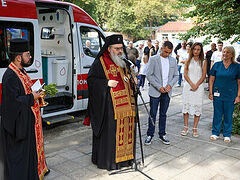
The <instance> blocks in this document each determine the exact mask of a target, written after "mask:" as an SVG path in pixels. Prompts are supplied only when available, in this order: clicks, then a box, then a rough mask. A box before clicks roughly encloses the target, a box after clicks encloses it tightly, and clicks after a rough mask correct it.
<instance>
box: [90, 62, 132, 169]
mask: <svg viewBox="0 0 240 180" xmlns="http://www.w3.org/2000/svg"><path fill="white" fill-rule="evenodd" d="M87 83H88V90H89V104H88V113H89V116H90V120H91V126H92V129H93V142H92V162H93V163H94V164H96V165H97V167H98V168H101V169H107V170H114V169H119V168H120V167H123V166H129V165H131V164H132V160H129V161H125V162H120V163H117V164H116V163H115V154H116V152H115V151H116V125H117V121H116V120H115V119H114V110H113V104H112V99H111V94H110V87H108V80H107V79H106V76H105V73H104V70H103V67H102V65H101V62H100V60H99V59H95V61H94V62H93V64H92V67H91V69H90V70H89V73H88V78H87Z"/></svg>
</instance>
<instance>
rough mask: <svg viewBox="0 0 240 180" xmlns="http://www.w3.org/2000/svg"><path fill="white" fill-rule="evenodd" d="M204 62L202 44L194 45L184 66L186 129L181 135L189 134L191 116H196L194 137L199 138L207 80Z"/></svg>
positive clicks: (183, 97) (183, 96)
mask: <svg viewBox="0 0 240 180" xmlns="http://www.w3.org/2000/svg"><path fill="white" fill-rule="evenodd" d="M203 60H204V54H203V47H202V44H201V43H198V42H196V43H194V44H193V45H192V47H191V51H190V53H189V57H188V60H187V61H186V63H185V66H184V78H185V81H184V85H183V94H182V100H183V109H182V112H183V117H184V129H183V131H182V132H181V135H183V136H186V135H187V134H188V119H189V114H190V115H194V124H193V129H192V131H193V137H198V136H199V134H198V132H197V125H198V122H199V119H200V116H201V114H202V105H203V95H204V88H203V84H202V83H203V81H204V79H205V78H206V72H207V63H206V61H203Z"/></svg>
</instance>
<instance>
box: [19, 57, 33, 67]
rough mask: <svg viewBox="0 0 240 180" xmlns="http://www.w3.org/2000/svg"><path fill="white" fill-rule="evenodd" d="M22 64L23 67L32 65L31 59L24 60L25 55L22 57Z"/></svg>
mask: <svg viewBox="0 0 240 180" xmlns="http://www.w3.org/2000/svg"><path fill="white" fill-rule="evenodd" d="M21 66H22V67H29V66H31V59H29V61H28V62H27V63H25V62H24V60H23V57H21Z"/></svg>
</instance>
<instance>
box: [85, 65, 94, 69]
mask: <svg viewBox="0 0 240 180" xmlns="http://www.w3.org/2000/svg"><path fill="white" fill-rule="evenodd" d="M91 66H92V65H86V66H83V68H84V69H89V68H91Z"/></svg>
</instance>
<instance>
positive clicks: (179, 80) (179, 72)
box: [177, 65, 182, 86]
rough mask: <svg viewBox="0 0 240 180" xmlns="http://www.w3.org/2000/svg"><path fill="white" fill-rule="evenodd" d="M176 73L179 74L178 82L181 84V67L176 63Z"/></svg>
mask: <svg viewBox="0 0 240 180" xmlns="http://www.w3.org/2000/svg"><path fill="white" fill-rule="evenodd" d="M177 67H178V74H179V78H178V84H179V85H180V86H181V83H182V73H181V68H182V66H180V65H178V66H177Z"/></svg>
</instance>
